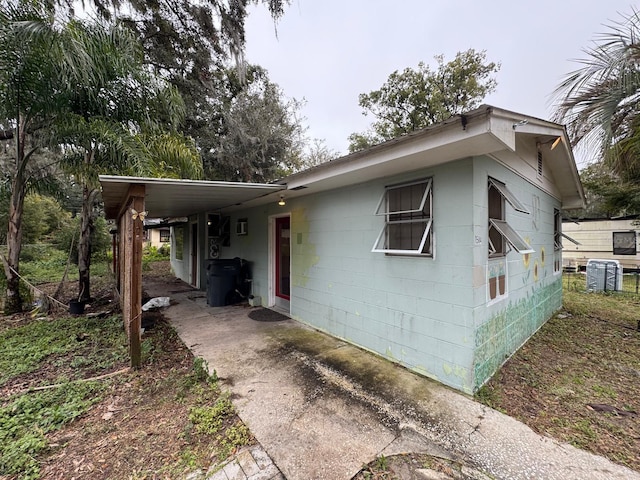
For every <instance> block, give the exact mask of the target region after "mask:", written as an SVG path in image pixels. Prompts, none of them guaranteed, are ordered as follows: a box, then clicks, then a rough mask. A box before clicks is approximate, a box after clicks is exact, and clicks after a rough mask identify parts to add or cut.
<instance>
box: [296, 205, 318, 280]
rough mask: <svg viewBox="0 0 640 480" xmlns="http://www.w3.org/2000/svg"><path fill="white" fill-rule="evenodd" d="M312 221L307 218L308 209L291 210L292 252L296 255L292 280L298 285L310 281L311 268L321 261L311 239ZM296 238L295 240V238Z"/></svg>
mask: <svg viewBox="0 0 640 480" xmlns="http://www.w3.org/2000/svg"><path fill="white" fill-rule="evenodd" d="M310 225H311V224H310V223H309V220H307V216H306V209H305V208H296V209H294V210H293V211H292V212H291V231H292V233H293V232H295V237H294V236H293V235H292V238H291V239H292V242H291V252H292V254H293V255H294V256H295V261H294V262H292V267H293V271H292V272H291V273H292V280H293V285H294V286H296V287H305V286H306V285H307V282H308V281H309V275H308V274H309V270H311V267H313V266H314V265H317V264H318V262H319V261H320V257H319V256H318V255H317V252H316V245H315V244H313V243H311V242H310V241H309V230H310V228H311V227H310ZM294 238H295V241H293V239H294Z"/></svg>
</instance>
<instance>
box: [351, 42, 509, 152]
mask: <svg viewBox="0 0 640 480" xmlns="http://www.w3.org/2000/svg"><path fill="white" fill-rule="evenodd" d="M435 60H436V63H437V68H436V69H435V70H432V69H431V68H430V67H429V65H426V64H425V63H423V62H420V63H419V64H418V68H417V70H414V69H412V68H405V69H404V70H403V71H402V72H399V71H395V72H393V73H392V74H391V75H390V76H389V78H388V79H387V81H386V82H385V83H384V84H383V85H382V87H381V88H380V89H379V90H374V91H372V92H370V93H363V94H361V95H360V96H359V104H360V106H361V107H362V108H363V114H364V115H369V114H371V115H373V116H374V117H375V118H376V120H375V121H374V122H373V124H372V126H371V130H370V131H367V132H365V133H354V134H352V135H351V136H349V141H350V145H349V151H350V152H355V151H358V150H362V149H364V148H367V147H369V146H371V145H374V144H376V143H381V142H384V141H386V140H390V139H392V138H395V137H398V136H401V135H405V134H407V133H409V132H412V131H415V130H420V129H422V128H425V127H427V126H429V125H432V124H435V123H439V122H442V121H444V120H446V119H447V118H449V117H451V116H453V115H457V114H460V113H463V112H465V111H468V110H471V109H473V108H475V107H477V106H479V105H480V103H481V102H482V100H483V99H484V97H485V96H486V95H488V94H489V93H491V92H493V91H494V90H495V89H496V85H497V82H496V80H495V78H494V77H493V74H495V73H497V72H498V70H499V69H500V64H499V63H495V62H488V61H487V56H486V52H485V51H480V52H478V51H476V50H474V49H469V50H467V51H465V52H458V53H457V54H456V57H455V58H454V59H453V60H451V61H450V62H447V63H445V61H444V56H443V55H437V56H436V57H435Z"/></svg>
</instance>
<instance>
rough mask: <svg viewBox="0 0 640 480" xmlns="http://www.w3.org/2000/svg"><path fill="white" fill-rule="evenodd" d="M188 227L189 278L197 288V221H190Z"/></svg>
mask: <svg viewBox="0 0 640 480" xmlns="http://www.w3.org/2000/svg"><path fill="white" fill-rule="evenodd" d="M190 227H191V228H190V229H189V257H190V258H189V260H190V262H189V280H190V282H189V283H190V284H191V285H192V286H194V287H196V288H199V287H200V286H199V283H200V282H199V280H200V279H199V278H198V270H199V255H198V230H199V229H198V222H197V221H195V222H191V223H190Z"/></svg>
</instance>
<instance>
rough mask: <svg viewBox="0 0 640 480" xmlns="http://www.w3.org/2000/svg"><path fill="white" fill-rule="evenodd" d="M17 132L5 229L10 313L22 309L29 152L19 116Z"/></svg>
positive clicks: (7, 303) (7, 310)
mask: <svg viewBox="0 0 640 480" xmlns="http://www.w3.org/2000/svg"><path fill="white" fill-rule="evenodd" d="M18 125H20V128H19V129H18V132H17V133H18V134H17V135H16V170H15V177H14V178H13V181H12V182H11V200H10V202H9V226H8V229H7V263H5V264H4V273H5V277H6V278H7V298H6V300H5V304H4V313H5V314H6V315H11V314H13V313H18V312H21V311H22V297H21V296H20V276H19V275H18V273H19V272H20V251H21V250H22V213H23V210H24V197H25V195H26V192H27V188H26V179H25V175H26V174H25V168H26V162H27V161H28V159H29V157H30V154H29V155H25V141H26V135H25V134H24V132H25V129H24V123H23V119H22V118H19V120H18Z"/></svg>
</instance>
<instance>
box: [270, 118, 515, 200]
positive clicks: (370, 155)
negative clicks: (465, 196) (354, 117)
mask: <svg viewBox="0 0 640 480" xmlns="http://www.w3.org/2000/svg"><path fill="white" fill-rule="evenodd" d="M487 119H488V114H487V113H482V114H477V115H475V116H473V117H470V118H468V119H467V124H466V126H465V127H464V128H463V126H462V122H461V119H460V116H454V117H451V119H449V120H447V121H446V122H444V123H443V124H441V125H437V126H435V127H433V128H430V129H427V130H425V131H421V132H417V133H416V134H409V135H406V136H404V137H399V138H397V139H395V140H390V141H389V142H386V143H383V144H381V145H378V146H375V147H371V148H369V149H367V150H363V151H362V152H357V153H354V154H351V155H348V156H346V157H342V158H339V159H337V160H334V161H331V162H327V163H326V164H323V165H320V166H319V167H316V168H314V169H311V170H309V171H308V172H300V173H297V174H293V175H292V176H291V177H288V178H285V179H283V180H282V183H286V184H287V188H288V189H289V190H291V189H293V188H296V187H299V186H303V185H304V186H310V185H312V184H314V183H318V182H323V181H325V180H329V179H331V178H333V177H340V176H342V175H346V174H350V173H353V172H357V171H365V170H366V169H368V168H371V167H379V166H381V165H385V164H388V165H391V164H393V165H397V166H398V168H399V169H400V168H403V167H402V160H403V159H407V158H411V157H415V156H416V155H421V156H422V157H424V158H428V160H427V161H426V162H425V163H424V164H422V165H420V167H429V166H433V165H438V164H441V163H446V162H448V161H452V160H457V159H459V158H464V157H466V156H469V155H482V154H486V153H490V152H492V151H497V150H501V149H502V147H501V145H502V143H503V142H502V140H500V139H497V137H496V136H495V135H492V132H491V129H490V127H489V125H488V121H487ZM498 140H499V141H498ZM472 144H473V145H476V147H475V148H473V147H471V145H472ZM470 147H471V148H470ZM435 152H437V155H435V154H434V155H429V154H430V153H435ZM427 156H428V157H427ZM398 173H399V172H398Z"/></svg>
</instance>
